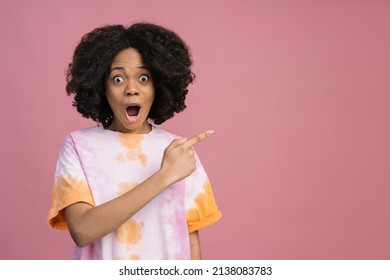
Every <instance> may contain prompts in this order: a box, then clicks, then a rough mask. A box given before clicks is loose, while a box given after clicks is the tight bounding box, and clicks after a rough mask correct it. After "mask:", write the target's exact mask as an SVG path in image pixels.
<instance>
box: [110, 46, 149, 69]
mask: <svg viewBox="0 0 390 280" xmlns="http://www.w3.org/2000/svg"><path fill="white" fill-rule="evenodd" d="M111 66H113V67H114V66H123V67H124V66H127V67H131V66H132V67H137V66H143V61H142V56H141V54H140V53H139V52H138V51H137V50H136V49H134V48H127V49H124V50H122V51H120V52H119V53H118V54H117V55H116V56H115V57H114V60H113V61H112V63H111Z"/></svg>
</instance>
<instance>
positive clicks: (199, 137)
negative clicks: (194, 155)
mask: <svg viewBox="0 0 390 280" xmlns="http://www.w3.org/2000/svg"><path fill="white" fill-rule="evenodd" d="M214 133H215V131H214V130H207V131H205V132H202V133H200V134H198V135H195V136H194V137H192V138H190V139H188V140H187V141H186V142H185V143H184V144H183V145H185V147H186V148H190V147H192V146H193V145H195V144H197V143H199V142H200V141H202V140H204V139H206V138H207V137H209V136H211V135H213V134H214Z"/></svg>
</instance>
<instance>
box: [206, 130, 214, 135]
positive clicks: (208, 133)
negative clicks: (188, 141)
mask: <svg viewBox="0 0 390 280" xmlns="http://www.w3.org/2000/svg"><path fill="white" fill-rule="evenodd" d="M214 133H215V131H214V130H209V131H207V136H210V135H213V134H214Z"/></svg>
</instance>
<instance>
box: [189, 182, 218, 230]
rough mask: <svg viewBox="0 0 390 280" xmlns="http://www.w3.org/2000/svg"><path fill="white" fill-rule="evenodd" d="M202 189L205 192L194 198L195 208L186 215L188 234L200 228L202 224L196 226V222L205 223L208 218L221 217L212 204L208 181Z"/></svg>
mask: <svg viewBox="0 0 390 280" xmlns="http://www.w3.org/2000/svg"><path fill="white" fill-rule="evenodd" d="M203 189H204V190H205V191H204V192H202V193H200V194H199V195H198V196H197V197H196V198H195V206H194V207H193V208H191V209H189V210H188V211H187V213H186V219H187V224H188V231H189V233H191V232H193V231H196V230H198V228H201V227H202V224H198V221H205V223H207V221H208V218H209V217H210V216H212V217H213V219H215V220H218V219H219V218H220V217H221V213H220V212H219V210H218V208H217V206H216V204H215V202H214V201H215V200H214V195H213V191H212V189H211V184H210V181H209V180H207V181H206V182H205V183H204V185H203Z"/></svg>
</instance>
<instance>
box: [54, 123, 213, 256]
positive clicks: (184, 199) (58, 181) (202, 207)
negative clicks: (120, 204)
mask: <svg viewBox="0 0 390 280" xmlns="http://www.w3.org/2000/svg"><path fill="white" fill-rule="evenodd" d="M175 138H178V137H177V136H175V135H173V134H170V133H168V132H166V131H164V130H161V129H159V128H156V127H153V128H152V130H151V132H149V133H148V134H125V133H119V132H114V131H110V130H105V129H104V128H103V127H102V126H100V125H99V126H96V127H91V128H86V129H82V130H79V131H75V132H72V133H70V134H69V135H68V136H67V137H66V138H65V140H64V143H63V145H62V148H61V151H60V155H59V158H58V162H57V168H56V172H55V181H54V189H53V202H52V208H51V209H50V211H49V218H48V219H49V220H48V221H49V224H50V226H52V227H53V228H56V229H64V230H66V229H67V223H66V219H65V215H64V208H66V207H67V206H69V205H71V204H73V203H76V202H84V203H88V204H90V205H92V206H97V205H100V204H103V203H105V202H107V201H110V200H112V199H114V198H115V197H118V196H120V195H122V194H124V193H125V192H127V191H128V190H130V189H132V188H134V187H135V186H137V184H139V183H141V182H143V181H144V180H146V179H147V178H149V177H150V176H151V175H152V174H154V173H155V172H156V171H158V170H159V168H160V166H161V160H162V157H163V153H164V149H165V148H166V147H167V146H168V145H169V144H170V143H171V141H172V140H173V139H175ZM196 164H197V168H196V170H195V171H194V172H193V173H192V174H191V175H190V176H188V177H187V178H185V179H184V180H182V181H180V182H177V183H176V184H174V185H172V186H171V187H169V188H167V189H166V190H164V191H163V192H162V193H160V194H159V195H158V196H157V197H156V198H154V199H153V200H152V201H151V202H149V203H148V204H147V205H145V206H144V207H143V208H142V209H141V210H139V211H138V212H137V213H136V214H135V215H134V216H133V217H132V218H131V219H129V220H128V221H127V222H125V223H124V224H122V225H121V226H120V227H119V228H118V229H117V230H115V231H114V232H111V233H110V234H108V235H106V236H104V237H103V238H101V239H100V240H98V241H96V242H94V243H92V244H91V245H88V246H85V247H82V248H80V247H77V246H76V247H75V251H74V256H73V258H74V259H190V247H189V235H188V234H189V233H191V232H194V231H196V230H198V229H201V228H203V227H205V226H207V225H210V224H212V223H214V222H216V221H217V220H218V219H219V218H220V217H221V213H220V211H219V210H218V208H217V206H216V203H215V201H214V197H213V193H212V190H211V186H210V182H209V180H208V177H207V174H206V172H205V170H204V168H203V166H202V164H201V163H200V161H199V158H198V157H197V155H196Z"/></svg>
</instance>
